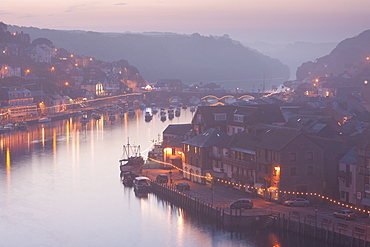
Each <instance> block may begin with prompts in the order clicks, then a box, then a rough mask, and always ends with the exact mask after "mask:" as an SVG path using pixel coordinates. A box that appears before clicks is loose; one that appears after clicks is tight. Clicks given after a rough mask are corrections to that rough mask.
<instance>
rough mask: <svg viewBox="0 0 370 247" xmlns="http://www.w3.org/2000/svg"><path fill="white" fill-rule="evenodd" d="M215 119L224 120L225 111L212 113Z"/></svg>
mask: <svg viewBox="0 0 370 247" xmlns="http://www.w3.org/2000/svg"><path fill="white" fill-rule="evenodd" d="M214 118H215V121H225V120H226V113H216V114H214Z"/></svg>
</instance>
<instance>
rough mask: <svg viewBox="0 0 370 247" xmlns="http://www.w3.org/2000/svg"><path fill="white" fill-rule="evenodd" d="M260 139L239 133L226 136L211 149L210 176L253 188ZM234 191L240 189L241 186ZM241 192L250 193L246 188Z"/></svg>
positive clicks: (249, 134) (250, 134)
mask: <svg viewBox="0 0 370 247" xmlns="http://www.w3.org/2000/svg"><path fill="white" fill-rule="evenodd" d="M260 141H261V140H260V138H258V137H257V136H255V135H253V134H252V133H245V132H240V133H237V134H234V135H232V136H228V137H227V138H225V139H224V140H222V141H220V142H218V143H216V144H215V145H214V146H213V147H212V176H213V177H215V178H220V179H222V180H226V181H229V182H233V183H237V184H239V185H246V186H254V183H255V176H256V151H255V150H256V145H257V144H258V143H259V142H260ZM236 189H242V187H241V186H238V187H236ZM243 190H245V191H247V192H252V191H251V190H249V189H248V188H245V187H243Z"/></svg>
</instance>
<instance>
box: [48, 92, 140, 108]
mask: <svg viewBox="0 0 370 247" xmlns="http://www.w3.org/2000/svg"><path fill="white" fill-rule="evenodd" d="M141 94H142V93H130V94H122V95H114V96H109V97H103V98H97V99H91V100H83V101H82V102H81V103H90V102H95V101H100V100H109V99H115V98H120V97H124V96H133V95H141ZM76 104H78V103H70V104H63V105H64V106H72V105H76ZM55 107H59V105H58V106H45V107H43V109H51V108H55Z"/></svg>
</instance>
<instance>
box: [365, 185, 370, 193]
mask: <svg viewBox="0 0 370 247" xmlns="http://www.w3.org/2000/svg"><path fill="white" fill-rule="evenodd" d="M365 192H366V193H370V184H365Z"/></svg>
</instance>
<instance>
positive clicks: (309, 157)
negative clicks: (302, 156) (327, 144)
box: [307, 152, 313, 160]
mask: <svg viewBox="0 0 370 247" xmlns="http://www.w3.org/2000/svg"><path fill="white" fill-rule="evenodd" d="M307 160H313V152H307Z"/></svg>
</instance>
